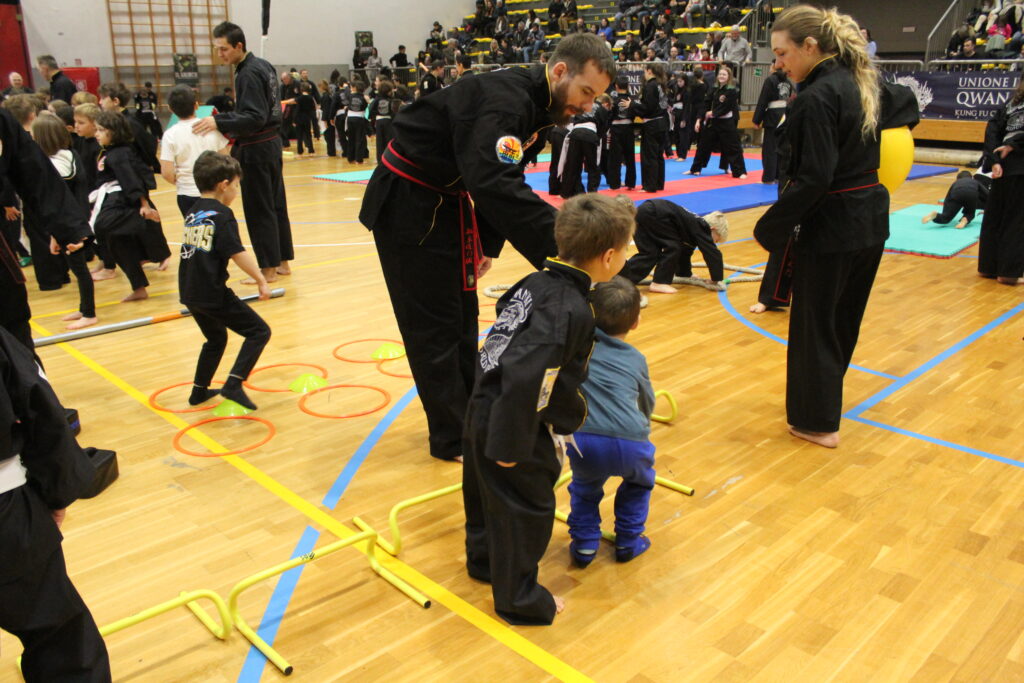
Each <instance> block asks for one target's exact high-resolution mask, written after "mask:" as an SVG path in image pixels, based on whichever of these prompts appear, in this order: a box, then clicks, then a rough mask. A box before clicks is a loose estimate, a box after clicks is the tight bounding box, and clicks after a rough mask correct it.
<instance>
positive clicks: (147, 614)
mask: <svg viewBox="0 0 1024 683" xmlns="http://www.w3.org/2000/svg"><path fill="white" fill-rule="evenodd" d="M203 598H205V599H207V600H210V601H211V602H212V603H213V604H214V606H215V607H216V608H217V613H218V614H219V616H220V624H219V625H218V624H217V622H215V621H214V620H213V619H212V618H210V615H209V614H207V612H206V610H204V609H203V608H202V607H200V606H198V605H197V604H195V601H196V600H201V599H203ZM182 605H186V606H187V607H188V608H189V609H190V610H192V612H193V614H195V615H196V616H197V617H198V618H199V621H200V622H202V624H203V626H205V627H206V628H207V629H208V630H209V631H210V633H212V634H213V635H214V636H215V637H217V638H220V639H221V640H224V639H225V638H227V637H228V635H229V634H230V633H231V626H232V621H231V615H230V614H229V612H228V608H227V606H226V605H225V604H224V600H223V599H221V597H220V596H219V595H217V594H216V593H215V592H213V591H211V590H195V591H187V592H182V593H181V595H179V596H178V597H176V598H174V599H172V600H168V601H166V602H161V603H160V604H159V605H154V606H153V607H150V608H148V609H144V610H142V611H141V612H138V613H137V614H133V615H131V616H130V617H125V618H124V619H119V620H117V621H115V622H114V623H112V624H107V625H106V626H104V627H103V628H101V629H100V635H102V636H108V635H110V634H112V633H117V632H118V631H123V630H124V629H126V628H128V627H129V626H134V625H135V624H139V623H141V622H143V621H146V620H147V619H152V618H153V617H158V616H160V615H161V614H163V613H164V612H169V611H171V610H172V609H174V608H175V607H181V606H182Z"/></svg>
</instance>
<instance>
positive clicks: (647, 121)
mask: <svg viewBox="0 0 1024 683" xmlns="http://www.w3.org/2000/svg"><path fill="white" fill-rule="evenodd" d="M663 118H665V117H664V116H655V117H654V118H653V119H640V120H641V121H643V122H644V123H650V122H651V121H657V120H658V119H663Z"/></svg>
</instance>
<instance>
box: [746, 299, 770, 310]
mask: <svg viewBox="0 0 1024 683" xmlns="http://www.w3.org/2000/svg"><path fill="white" fill-rule="evenodd" d="M767 310H768V307H767V306H765V305H764V304H763V303H761V302H760V301H758V302H757V303H756V304H754V305H753V306H751V307H750V312H751V313H764V312H765V311H767Z"/></svg>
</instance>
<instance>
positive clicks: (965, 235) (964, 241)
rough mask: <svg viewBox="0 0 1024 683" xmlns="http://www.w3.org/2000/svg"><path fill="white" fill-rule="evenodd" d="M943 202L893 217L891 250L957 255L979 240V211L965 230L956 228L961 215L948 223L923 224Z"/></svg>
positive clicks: (889, 246)
mask: <svg viewBox="0 0 1024 683" xmlns="http://www.w3.org/2000/svg"><path fill="white" fill-rule="evenodd" d="M941 209H942V205H941V204H915V205H914V206H908V207H907V208H905V209H900V210H899V211H896V212H894V213H892V214H891V215H890V216H889V239H888V240H886V242H885V248H886V249H887V250H888V251H898V252H901V253H905V254H917V255H919V256H931V257H934V258H944V259H945V258H953V257H954V256H956V255H957V254H959V253H960V252H961V251H963V250H964V249H967V248H969V247H972V246H974V245H975V244H977V243H978V238H979V236H980V235H981V214H980V213H979V214H977V215H975V217H974V220H972V221H971V222H970V223H968V224H967V226H966V227H964V228H963V229H962V230H957V229H956V227H955V226H956V221H957V220H959V216H957V218H956V219H954V220H953V221H952V222H951V223H949V224H948V225H939V224H938V223H926V224H924V225H922V224H921V219H922V218H924V217H925V216H927V215H928V214H929V213H931V212H932V211H940V210H941Z"/></svg>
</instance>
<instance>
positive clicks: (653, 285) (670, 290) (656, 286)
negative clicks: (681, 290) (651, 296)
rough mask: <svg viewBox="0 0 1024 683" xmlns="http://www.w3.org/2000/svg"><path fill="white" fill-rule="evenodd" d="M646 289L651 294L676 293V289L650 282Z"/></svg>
mask: <svg viewBox="0 0 1024 683" xmlns="http://www.w3.org/2000/svg"><path fill="white" fill-rule="evenodd" d="M647 289H648V290H650V291H652V292H656V293H658V294H675V293H676V288H675V287H673V286H672V285H663V284H659V283H657V282H652V283H651V286H650V287H648V288H647Z"/></svg>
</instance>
